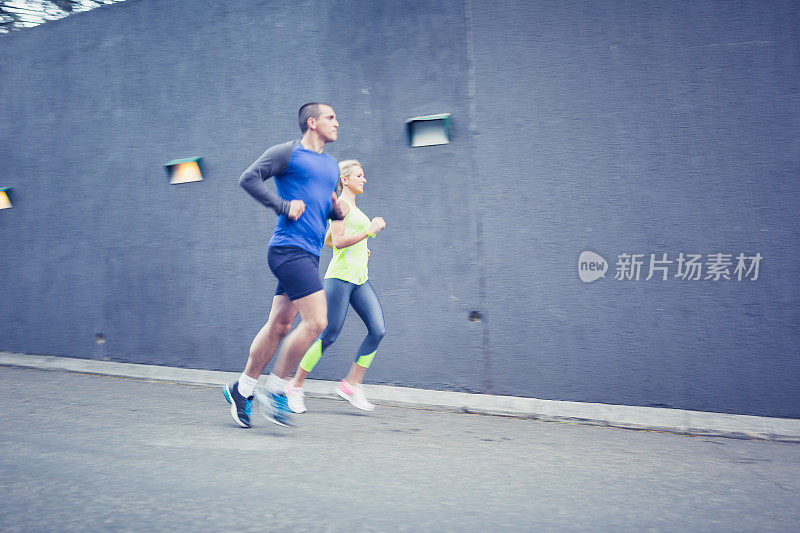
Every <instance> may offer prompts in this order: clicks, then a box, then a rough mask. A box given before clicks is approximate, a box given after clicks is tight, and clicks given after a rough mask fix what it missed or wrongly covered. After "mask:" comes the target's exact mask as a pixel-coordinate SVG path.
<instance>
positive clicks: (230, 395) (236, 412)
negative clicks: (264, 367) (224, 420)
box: [222, 381, 253, 428]
mask: <svg viewBox="0 0 800 533" xmlns="http://www.w3.org/2000/svg"><path fill="white" fill-rule="evenodd" d="M222 394H224V395H225V399H226V400H228V403H229V404H231V416H232V417H233V420H234V421H235V422H236V423H237V424H239V425H240V426H242V427H243V428H249V427H250V412H251V411H252V409H253V397H252V396H250V397H249V398H245V397H244V396H242V395H241V394H240V393H239V382H238V381H234V382H233V383H231V384H229V385H225V386H224V387H222Z"/></svg>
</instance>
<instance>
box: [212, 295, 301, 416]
mask: <svg viewBox="0 0 800 533" xmlns="http://www.w3.org/2000/svg"><path fill="white" fill-rule="evenodd" d="M295 315H297V308H296V307H295V306H294V304H293V303H292V302H291V301H290V300H289V298H288V297H287V296H286V295H285V294H282V295H276V296H275V297H273V299H272V308H271V309H270V311H269V318H268V319H267V323H266V324H265V325H264V327H262V328H261V331H259V332H258V334H257V335H256V337H255V339H253V342H252V343H251V344H250V355H249V356H248V358H247V364H246V365H245V370H244V372H243V373H242V375H241V376H239V379H238V380H237V381H235V382H233V383H230V384H228V385H225V387H223V390H222V392H223V394H224V395H225V399H226V400H228V403H229V404H231V416H232V417H233V420H234V421H235V422H236V423H237V424H239V425H240V426H242V427H250V412H251V406H252V402H253V393H254V391H255V387H256V383H257V381H258V377H259V376H260V375H261V372H262V371H263V370H264V367H266V366H267V363H269V361H270V359H272V356H273V355H274V353H275V350H276V349H277V347H278V345H279V344H280V343H281V341H282V340H283V338H284V337H285V336H286V334H287V333H289V331H290V330H291V329H292V323H293V322H294V317H295Z"/></svg>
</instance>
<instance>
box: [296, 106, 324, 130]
mask: <svg viewBox="0 0 800 533" xmlns="http://www.w3.org/2000/svg"><path fill="white" fill-rule="evenodd" d="M321 105H327V106H328V107H330V106H329V105H328V104H325V103H323V102H309V103H307V104H303V106H302V107H301V108H300V111H298V112H297V121H298V122H299V123H300V131H301V132H302V133H305V132H306V130H307V129H308V119H310V118H311V117H314V118H319V106H321Z"/></svg>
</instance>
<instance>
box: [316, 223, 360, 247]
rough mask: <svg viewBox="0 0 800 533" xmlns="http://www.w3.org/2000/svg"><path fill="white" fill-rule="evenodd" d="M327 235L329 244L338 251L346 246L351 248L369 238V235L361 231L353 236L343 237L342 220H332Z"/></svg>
mask: <svg viewBox="0 0 800 533" xmlns="http://www.w3.org/2000/svg"><path fill="white" fill-rule="evenodd" d="M329 233H330V237H331V239H330V240H331V244H333V246H335V247H336V248H338V249H340V250H341V249H342V248H347V247H348V246H353V245H354V244H355V243H357V242H361V241H363V240H364V239H366V238H367V237H369V235H367V234H366V233H365V232H363V231H359V232H356V233H354V234H353V235H345V234H344V221H343V220H332V221H331V228H330V232H329ZM326 239H327V236H326Z"/></svg>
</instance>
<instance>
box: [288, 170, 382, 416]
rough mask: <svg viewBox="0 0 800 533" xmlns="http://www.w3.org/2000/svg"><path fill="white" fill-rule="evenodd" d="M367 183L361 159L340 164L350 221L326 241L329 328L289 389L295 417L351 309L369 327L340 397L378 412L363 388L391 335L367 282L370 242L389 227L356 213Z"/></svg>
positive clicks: (340, 222) (338, 387) (341, 186)
mask: <svg viewBox="0 0 800 533" xmlns="http://www.w3.org/2000/svg"><path fill="white" fill-rule="evenodd" d="M366 182H367V180H366V179H365V178H364V170H363V168H362V167H361V163H359V162H358V161H356V160H355V159H348V160H346V161H342V162H341V163H339V185H338V187H339V191H338V192H339V193H340V196H339V198H340V199H342V200H344V201H346V202H347V204H348V205H349V206H350V212H349V213H348V214H347V216H346V217H345V218H344V220H337V221H332V222H331V225H330V228H329V229H328V234H327V235H326V236H325V244H326V245H327V246H329V247H330V248H332V249H333V258H332V259H331V262H330V264H329V265H328V271H327V272H326V273H325V279H324V280H323V282H322V286H323V288H324V289H325V298H326V299H327V301H328V326H327V327H326V328H325V330H324V331H323V332H322V334H321V335H320V336H319V338H318V339H317V340H316V341H315V342H314V344H312V345H311V348H309V349H308V351H307V352H306V353H305V355H304V356H303V359H302V360H301V361H300V365H299V366H298V367H297V372H296V373H295V376H294V380H292V381H290V382H289V383H288V384H287V385H286V397H287V399H288V404H289V409H291V410H292V411H294V412H295V413H304V412H305V411H306V406H305V400H304V393H303V381H304V380H305V378H306V376H307V375H308V374H309V372H311V371H312V370H313V369H314V366H315V365H316V364H317V362H318V361H319V359H320V357H322V352H324V351H325V350H326V349H327V348H328V346H330V345H331V344H333V342H334V341H335V340H336V337H338V336H339V332H341V331H342V326H344V319H345V317H346V316H347V309H348V307H349V306H351V305H352V306H353V309H355V311H356V313H358V316H359V317H361V320H363V321H364V325H365V326H367V336H366V337H365V338H364V342H362V343H361V346H360V347H359V348H358V350H357V351H356V356H355V361H354V362H353V364H352V366H351V367H350V372H348V374H347V377H345V378H344V379H343V380H341V381H340V382H339V383H338V384H337V385H336V393H337V394H338V395H339V396H341V397H342V398H344V399H345V400H347V401H348V402H350V403H351V404H352V405H353V406H354V407H357V408H358V409H362V410H364V411H372V410H373V409H375V406H374V405H372V404H371V403H369V401H367V398H366V396H365V395H364V389H363V388H362V387H361V382H362V381H363V380H364V373H365V372H366V371H367V369H368V368H369V365H370V364H371V363H372V359H373V358H374V357H375V351H376V350H377V349H378V344H380V342H381V339H383V336H384V335H385V334H386V325H385V324H384V320H383V309H381V302H380V300H378V296H377V295H376V294H375V290H374V289H373V288H372V285H371V284H370V282H369V280H368V278H367V261H368V259H369V250H368V249H367V237H375V234H377V233H378V232H379V231H381V230H382V229H383V228H384V227H385V226H386V222H385V221H384V220H383V218H381V217H375V218H373V219H372V220H370V219H369V218H368V217H367V215H365V214H364V213H363V212H362V211H361V210H360V209H359V208H358V207H356V196H358V195H359V194H361V193H363V192H364V184H365V183H366Z"/></svg>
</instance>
